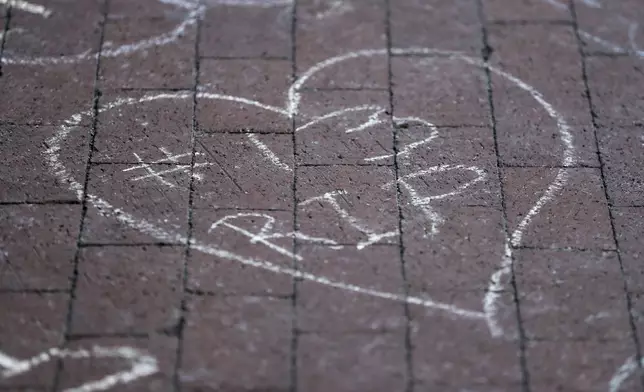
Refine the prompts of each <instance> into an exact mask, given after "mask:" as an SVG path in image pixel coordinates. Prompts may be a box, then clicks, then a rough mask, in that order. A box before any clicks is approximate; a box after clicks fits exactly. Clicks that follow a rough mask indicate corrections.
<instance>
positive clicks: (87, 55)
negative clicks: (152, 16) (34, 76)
mask: <svg viewBox="0 0 644 392" xmlns="http://www.w3.org/2000/svg"><path fill="white" fill-rule="evenodd" d="M0 1H7V0H0ZM8 1H14V0H8ZM159 1H160V2H162V3H166V4H172V5H175V6H177V7H180V8H183V9H185V10H186V11H187V14H186V17H185V18H184V19H183V20H182V21H181V22H180V23H179V24H178V25H177V26H176V27H175V28H174V29H172V30H170V31H169V32H167V33H163V34H159V35H156V36H153V37H151V38H148V39H144V40H141V41H137V42H133V43H131V44H125V45H121V46H119V47H117V48H113V49H112V48H108V47H105V48H103V50H102V51H101V57H117V56H122V55H129V54H132V53H134V52H137V51H142V50H146V49H150V48H153V47H158V46H163V45H167V44H170V43H172V42H175V41H176V40H177V39H179V38H180V37H181V36H182V35H183V34H184V33H185V32H186V30H187V28H188V27H189V26H192V25H194V24H195V23H196V22H197V19H199V18H200V17H201V16H202V15H203V14H204V12H205V7H204V6H202V5H199V4H198V3H196V2H190V1H183V0H172V1H168V0H159ZM97 56H98V53H97V52H93V51H92V50H87V51H85V52H82V53H78V54H74V55H66V56H41V57H26V56H18V55H13V54H12V53H11V52H9V51H5V53H4V56H3V57H2V59H0V60H1V61H2V63H3V64H23V65H55V64H74V63H77V62H80V61H84V60H91V59H95V58H96V57H97Z"/></svg>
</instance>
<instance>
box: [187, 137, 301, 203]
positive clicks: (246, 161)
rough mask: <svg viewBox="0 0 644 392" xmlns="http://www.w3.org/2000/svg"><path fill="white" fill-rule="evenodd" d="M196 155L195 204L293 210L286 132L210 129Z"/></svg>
mask: <svg viewBox="0 0 644 392" xmlns="http://www.w3.org/2000/svg"><path fill="white" fill-rule="evenodd" d="M267 151H269V153H267ZM196 153H197V154H198V155H197V156H196V157H195V171H197V172H198V173H200V176H201V178H202V179H201V180H199V179H198V178H199V177H197V181H196V182H195V183H194V184H193V185H194V189H195V195H196V197H195V201H194V206H195V208H198V209H204V208H208V209H213V208H237V209H292V208H293V207H292V205H293V143H292V136H291V135H273V134H242V133H238V134H231V133H213V134H209V135H204V136H200V137H199V138H198V139H197V146H196ZM197 166H199V167H197Z"/></svg>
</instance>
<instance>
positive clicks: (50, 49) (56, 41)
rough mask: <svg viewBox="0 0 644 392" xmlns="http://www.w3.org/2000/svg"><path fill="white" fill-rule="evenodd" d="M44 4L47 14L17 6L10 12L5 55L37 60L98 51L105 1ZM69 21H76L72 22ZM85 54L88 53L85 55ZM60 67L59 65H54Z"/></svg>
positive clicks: (52, 61) (60, 0)
mask: <svg viewBox="0 0 644 392" xmlns="http://www.w3.org/2000/svg"><path fill="white" fill-rule="evenodd" d="M38 5H42V6H43V7H44V10H43V11H42V12H44V13H47V16H44V15H43V14H42V12H33V11H29V10H28V9H25V8H22V7H21V6H14V7H13V9H12V12H11V30H12V32H11V33H10V34H9V35H8V36H7V37H6V41H5V49H4V54H5V56H6V57H7V58H22V59H25V60H28V59H30V58H31V59H37V58H43V57H49V58H50V61H48V62H49V63H50V64H56V57H60V56H70V57H76V56H77V55H81V54H85V55H86V57H88V58H90V57H92V56H91V55H90V53H91V54H93V53H96V52H97V51H98V46H99V42H100V35H101V20H102V13H103V10H102V8H103V1H100V0H90V1H84V2H82V3H80V4H78V3H75V2H70V1H66V0H50V1H49V0H48V1H46V2H44V3H43V4H38ZM70 20H73V21H75V23H69V21H70ZM83 57H85V56H83ZM54 66H57V65H54Z"/></svg>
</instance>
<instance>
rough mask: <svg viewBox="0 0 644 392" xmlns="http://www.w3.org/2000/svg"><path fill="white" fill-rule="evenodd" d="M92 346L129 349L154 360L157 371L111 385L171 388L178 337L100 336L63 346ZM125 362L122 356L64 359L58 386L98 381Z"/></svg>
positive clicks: (129, 389) (128, 389) (129, 391)
mask: <svg viewBox="0 0 644 392" xmlns="http://www.w3.org/2000/svg"><path fill="white" fill-rule="evenodd" d="M94 347H100V348H106V349H119V348H121V349H122V348H129V349H134V350H136V351H137V354H139V355H145V356H149V357H152V358H153V359H154V360H156V366H157V368H158V369H157V371H156V372H155V373H154V374H151V375H147V376H145V377H140V378H137V379H135V380H132V381H130V382H127V383H120V384H117V385H115V386H114V387H113V388H114V389H116V390H119V391H124V392H139V391H140V392H153V391H155V392H157V391H158V392H169V391H172V390H173V388H174V386H173V376H174V368H175V363H176V361H175V357H176V351H177V339H176V338H174V337H170V336H164V335H150V336H149V337H145V338H128V337H124V338H121V337H118V338H116V337H99V338H86V339H80V340H78V341H74V342H73V343H70V344H68V345H67V346H66V348H67V349H68V350H88V351H91V350H92V349H93V348H94ZM127 367H128V361H127V360H123V359H121V358H98V357H96V356H94V357H92V358H90V359H77V360H65V361H64V362H63V369H62V371H61V374H60V386H61V390H62V389H63V388H65V389H67V388H70V389H71V388H74V387H78V386H80V385H83V384H84V383H87V382H89V381H95V380H100V379H102V378H104V377H106V376H109V375H110V374H114V373H116V372H122V371H123V370H126V369H127Z"/></svg>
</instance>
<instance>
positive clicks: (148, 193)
mask: <svg viewBox="0 0 644 392" xmlns="http://www.w3.org/2000/svg"><path fill="white" fill-rule="evenodd" d="M133 168H136V170H129V169H133ZM148 169H149V170H148ZM189 169H190V167H189V165H160V164H155V165H148V166H142V165H139V164H137V165H122V164H114V165H112V164H104V165H95V166H93V167H92V168H91V170H90V176H89V184H88V192H89V193H90V194H91V195H94V196H95V197H98V198H100V199H102V200H104V201H106V202H107V203H109V204H110V205H111V206H112V207H113V208H112V209H111V210H109V209H108V210H105V209H103V210H99V209H98V208H97V207H96V206H95V205H93V204H92V203H91V202H90V203H88V209H87V215H86V217H85V224H84V231H83V234H82V239H83V241H84V242H86V243H87V242H89V243H116V244H132V243H145V242H159V241H162V242H172V243H176V242H180V241H179V239H178V236H185V233H187V228H188V194H189V189H188V186H189V177H190V174H189ZM187 171H188V172H187ZM114 208H116V209H119V210H120V211H124V212H125V213H127V214H130V215H131V216H132V217H133V219H134V221H136V222H138V223H141V220H145V221H146V222H147V223H149V224H151V225H153V226H155V227H157V228H159V229H160V231H162V232H164V233H165V234H168V238H167V239H166V238H163V239H160V238H157V237H154V236H152V235H150V234H146V233H144V232H142V231H139V230H137V229H134V228H132V227H130V226H128V225H127V224H126V223H124V221H122V220H118V216H120V215H117V214H115V213H114ZM165 234H164V236H165ZM184 238H185V237H184Z"/></svg>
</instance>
